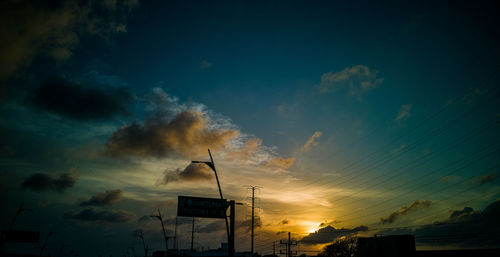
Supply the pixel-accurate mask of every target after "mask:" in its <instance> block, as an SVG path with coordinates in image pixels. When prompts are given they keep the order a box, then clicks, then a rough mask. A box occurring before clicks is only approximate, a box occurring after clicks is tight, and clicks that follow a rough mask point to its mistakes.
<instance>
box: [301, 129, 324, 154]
mask: <svg viewBox="0 0 500 257" xmlns="http://www.w3.org/2000/svg"><path fill="white" fill-rule="evenodd" d="M321 135H322V133H321V132H320V131H316V132H314V134H313V135H312V136H311V137H310V138H309V139H308V140H307V142H306V143H305V144H304V145H303V146H302V147H301V148H300V149H299V152H308V151H310V150H311V149H312V148H313V147H315V146H317V145H318V142H317V141H316V139H318V138H320V137H321Z"/></svg>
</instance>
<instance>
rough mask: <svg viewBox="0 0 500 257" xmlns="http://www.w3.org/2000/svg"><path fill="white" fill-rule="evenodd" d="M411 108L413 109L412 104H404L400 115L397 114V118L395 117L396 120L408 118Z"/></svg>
mask: <svg viewBox="0 0 500 257" xmlns="http://www.w3.org/2000/svg"><path fill="white" fill-rule="evenodd" d="M410 110H411V104H403V105H401V107H400V108H399V112H398V115H396V118H394V120H395V121H400V120H402V119H404V118H407V117H408V116H410Z"/></svg>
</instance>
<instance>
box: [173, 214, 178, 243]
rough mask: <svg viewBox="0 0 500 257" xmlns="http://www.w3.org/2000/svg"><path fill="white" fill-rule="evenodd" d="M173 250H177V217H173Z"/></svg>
mask: <svg viewBox="0 0 500 257" xmlns="http://www.w3.org/2000/svg"><path fill="white" fill-rule="evenodd" d="M174 248H175V249H176V250H177V249H178V248H177V216H175V230H174Z"/></svg>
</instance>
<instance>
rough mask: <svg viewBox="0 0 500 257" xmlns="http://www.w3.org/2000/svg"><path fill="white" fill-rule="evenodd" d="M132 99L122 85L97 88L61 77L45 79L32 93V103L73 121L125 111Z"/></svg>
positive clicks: (97, 117) (100, 117)
mask: <svg viewBox="0 0 500 257" xmlns="http://www.w3.org/2000/svg"><path fill="white" fill-rule="evenodd" d="M132 100H133V97H132V95H131V94H130V93H129V92H128V91H127V90H126V89H125V88H124V87H106V88H97V87H91V86H85V85H82V84H79V83H77V82H71V81H68V80H65V79H62V78H57V79H52V80H50V81H47V82H45V83H44V84H42V85H41V86H40V87H39V88H38V89H37V90H36V91H35V93H34V96H33V103H34V104H35V106H37V107H40V108H43V109H46V110H48V111H51V112H54V113H57V114H59V115H62V116H65V117H69V118H73V119H77V120H99V119H106V118H110V117H113V116H115V115H117V114H126V113H127V109H128V107H129V105H130V104H131V103H132Z"/></svg>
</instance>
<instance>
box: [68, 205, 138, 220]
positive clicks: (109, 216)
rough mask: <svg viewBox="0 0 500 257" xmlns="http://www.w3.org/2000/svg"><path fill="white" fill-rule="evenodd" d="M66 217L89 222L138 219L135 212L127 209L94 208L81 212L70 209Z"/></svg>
mask: <svg viewBox="0 0 500 257" xmlns="http://www.w3.org/2000/svg"><path fill="white" fill-rule="evenodd" d="M64 217H66V218H70V219H76V220H81V221H89V222H113V223H120V222H128V221H132V220H135V219H136V215H135V213H133V212H129V211H125V210H96V209H94V208H88V209H84V210H82V211H80V212H74V211H70V212H67V213H65V214H64Z"/></svg>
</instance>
